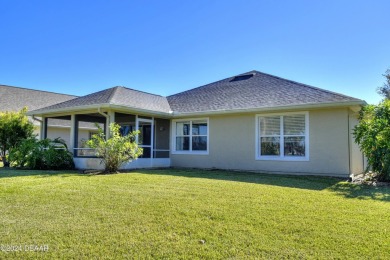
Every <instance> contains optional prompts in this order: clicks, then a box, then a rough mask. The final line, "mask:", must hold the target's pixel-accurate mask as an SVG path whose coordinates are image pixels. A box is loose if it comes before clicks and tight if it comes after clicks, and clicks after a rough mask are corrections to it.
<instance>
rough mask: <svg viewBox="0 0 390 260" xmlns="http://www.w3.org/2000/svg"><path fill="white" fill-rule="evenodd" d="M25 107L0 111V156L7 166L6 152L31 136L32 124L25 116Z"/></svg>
mask: <svg viewBox="0 0 390 260" xmlns="http://www.w3.org/2000/svg"><path fill="white" fill-rule="evenodd" d="M26 112H27V108H23V109H22V110H20V111H19V112H0V156H1V158H2V160H3V162H4V166H7V165H8V163H7V160H6V154H7V152H9V150H11V149H13V148H15V147H16V146H17V145H19V144H20V143H21V142H22V141H23V140H25V139H27V138H31V137H33V132H34V125H33V124H32V123H31V122H30V121H29V120H28V117H27V116H26Z"/></svg>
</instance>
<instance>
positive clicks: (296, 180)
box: [137, 169, 390, 201]
mask: <svg viewBox="0 0 390 260" xmlns="http://www.w3.org/2000/svg"><path fill="white" fill-rule="evenodd" d="M137 172H139V173H142V174H155V175H170V176H180V177H187V178H206V179H214V180H224V181H235V182H246V183H256V184H264V185H273V186H279V187H287V188H297V189H305V190H317V191H321V190H329V191H332V192H335V193H336V194H338V195H341V196H344V197H345V198H357V199H373V200H381V201H390V187H372V186H365V185H356V184H351V183H348V182H346V181H345V180H343V179H341V178H332V177H321V176H297V175H281V174H264V173H252V172H238V171H223V170H196V169H191V170H186V169H160V170H138V171H137Z"/></svg>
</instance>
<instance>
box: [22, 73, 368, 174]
mask: <svg viewBox="0 0 390 260" xmlns="http://www.w3.org/2000/svg"><path fill="white" fill-rule="evenodd" d="M364 104H365V102H364V101H363V100H360V99H357V98H353V97H349V96H345V95H342V94H339V93H335V92H331V91H328V90H324V89H320V88H317V87H312V86H309V85H305V84H302V83H298V82H294V81H291V80H287V79H283V78H280V77H276V76H273V75H269V74H265V73H262V72H259V71H250V72H247V73H244V74H240V75H237V76H233V77H229V78H226V79H222V80H220V81H217V82H213V83H210V84H207V85H204V86H200V87H197V88H194V89H191V90H187V91H184V92H181V93H178V94H175V95H171V96H168V97H164V96H159V95H155V94H150V93H145V92H142V91H138V90H134V89H130V88H126V87H113V88H109V89H106V90H103V91H99V92H96V93H92V94H89V95H86V96H82V97H76V98H71V99H69V100H67V101H64V102H61V103H58V104H54V105H50V106H47V107H44V108H40V109H37V110H34V111H31V112H29V115H31V116H35V117H40V118H42V127H41V129H42V137H46V136H49V135H50V131H51V129H50V128H49V127H48V125H49V124H48V121H49V120H53V119H55V120H63V121H64V120H65V121H68V122H69V125H70V136H69V140H70V141H69V144H70V149H71V151H73V154H74V160H75V164H76V167H78V168H80V169H96V168H101V167H102V165H101V164H100V163H99V162H100V160H99V159H98V158H96V157H94V156H93V155H94V153H93V151H91V150H89V149H88V148H86V147H84V146H82V145H81V146H80V143H82V140H81V139H82V137H81V134H80V133H81V130H80V125H81V124H83V123H95V122H96V123H99V124H101V126H102V127H104V128H105V129H106V133H107V132H108V129H107V128H108V127H107V126H108V125H109V124H110V123H111V122H116V123H118V124H119V125H121V127H122V128H121V131H122V132H123V134H126V133H127V132H129V131H132V130H135V129H139V130H140V136H139V138H138V140H139V145H140V146H141V147H142V148H143V150H144V154H143V156H142V157H141V158H139V159H138V160H135V161H133V162H130V163H128V164H126V165H124V166H123V168H125V169H130V168H139V167H170V166H173V167H191V168H192V167H194V168H218V169H233V170H249V171H259V172H270V173H272V172H274V173H290V174H314V175H332V176H342V177H347V176H349V175H351V174H357V173H361V172H363V170H364V167H365V165H364V158H363V155H362V153H361V151H360V149H359V147H358V146H357V144H356V143H355V142H354V139H353V136H352V130H353V127H354V126H355V125H356V124H357V122H358V119H357V116H358V112H359V110H360V108H361V106H362V105H364Z"/></svg>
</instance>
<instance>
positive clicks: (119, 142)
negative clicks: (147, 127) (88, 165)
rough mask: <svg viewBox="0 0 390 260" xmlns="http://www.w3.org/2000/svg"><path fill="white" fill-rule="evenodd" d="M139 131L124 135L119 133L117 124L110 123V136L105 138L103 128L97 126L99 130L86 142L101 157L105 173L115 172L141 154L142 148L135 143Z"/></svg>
mask: <svg viewBox="0 0 390 260" xmlns="http://www.w3.org/2000/svg"><path fill="white" fill-rule="evenodd" d="M138 134H139V131H134V132H132V133H130V134H128V135H126V136H122V135H121V134H120V126H119V125H118V124H115V123H112V124H110V137H109V138H107V139H106V138H105V135H104V133H103V130H102V129H101V128H100V127H99V132H98V133H97V134H95V135H93V136H92V138H91V139H90V140H88V141H87V142H86V145H87V146H88V147H90V148H94V149H96V156H98V157H100V158H101V163H102V164H104V171H105V172H106V173H114V172H117V171H118V169H119V168H120V167H121V166H122V165H123V164H124V163H127V162H130V161H132V160H133V159H137V158H138V157H139V156H140V155H142V148H139V147H138V144H137V143H136V141H135V140H136V136H137V135H138Z"/></svg>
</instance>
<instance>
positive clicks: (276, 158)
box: [255, 111, 310, 161]
mask: <svg viewBox="0 0 390 260" xmlns="http://www.w3.org/2000/svg"><path fill="white" fill-rule="evenodd" d="M291 115H305V135H304V136H305V156H285V155H284V131H283V130H284V129H283V122H284V120H283V119H282V117H283V116H291ZM268 116H280V118H281V120H280V128H279V129H280V135H279V137H280V155H261V151H260V149H261V144H260V140H261V139H260V137H261V136H260V118H261V117H268ZM255 122H256V145H255V147H256V151H255V155H256V156H255V159H256V160H261V161H309V159H310V149H309V148H310V146H309V133H310V132H309V112H308V111H300V112H288V113H269V114H257V115H256V120H255Z"/></svg>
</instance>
